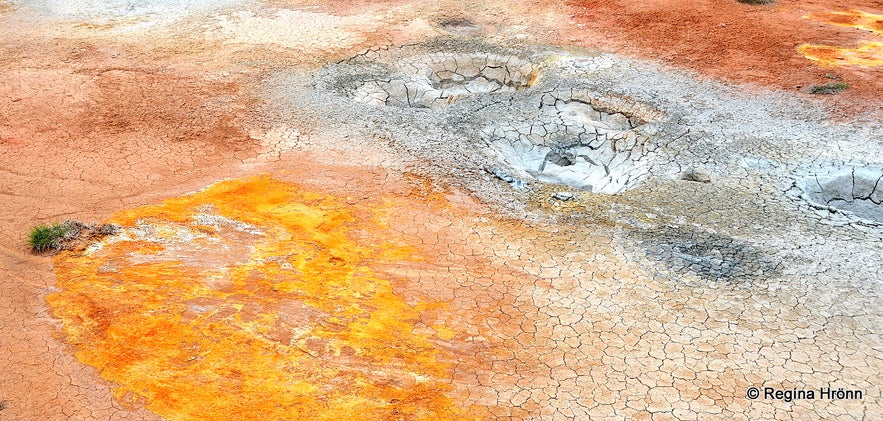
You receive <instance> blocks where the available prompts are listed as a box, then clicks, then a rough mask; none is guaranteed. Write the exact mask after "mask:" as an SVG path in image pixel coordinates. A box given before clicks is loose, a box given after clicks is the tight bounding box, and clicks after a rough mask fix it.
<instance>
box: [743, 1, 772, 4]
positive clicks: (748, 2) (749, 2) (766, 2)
mask: <svg viewBox="0 0 883 421" xmlns="http://www.w3.org/2000/svg"><path fill="white" fill-rule="evenodd" d="M738 1H739V3H743V4H770V3H772V2H773V0H738Z"/></svg>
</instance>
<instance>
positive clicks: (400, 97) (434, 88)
mask: <svg viewBox="0 0 883 421" xmlns="http://www.w3.org/2000/svg"><path fill="white" fill-rule="evenodd" d="M399 70H400V72H401V73H400V74H397V75H394V76H391V77H390V78H389V79H386V80H372V81H368V82H366V83H365V84H364V85H362V86H361V87H360V88H358V89H356V90H355V91H354V92H353V93H352V97H353V98H354V99H355V100H356V101H360V102H364V103H366V104H373V105H386V106H393V107H414V108H433V107H442V106H445V105H448V104H450V103H452V102H454V101H457V100H459V99H460V98H463V97H467V96H471V95H477V94H484V93H491V92H513V91H517V90H521V89H525V88H528V87H530V86H531V85H532V84H533V83H534V82H535V81H536V78H537V75H538V73H539V71H538V69H537V68H536V66H534V65H533V64H531V63H530V62H528V61H525V60H522V59H520V58H517V57H513V56H503V55H497V54H479V53H475V54H445V53H436V54H431V55H428V56H422V57H414V58H411V59H408V60H404V61H403V62H401V63H400V64H399Z"/></svg>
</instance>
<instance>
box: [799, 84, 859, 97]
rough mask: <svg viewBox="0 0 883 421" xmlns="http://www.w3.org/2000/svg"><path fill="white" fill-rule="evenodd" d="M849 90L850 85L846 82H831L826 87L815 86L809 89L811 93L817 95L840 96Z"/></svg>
mask: <svg viewBox="0 0 883 421" xmlns="http://www.w3.org/2000/svg"><path fill="white" fill-rule="evenodd" d="M847 89H849V85H847V84H846V83H845V82H831V83H826V84H824V85H814V86H812V87H810V88H809V93H811V94H817V95H831V94H839V93H840V92H843V91H845V90H847Z"/></svg>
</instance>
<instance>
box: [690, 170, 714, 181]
mask: <svg viewBox="0 0 883 421" xmlns="http://www.w3.org/2000/svg"><path fill="white" fill-rule="evenodd" d="M684 180H687V181H696V182H698V183H710V182H711V174H709V173H708V171H706V170H704V169H702V168H693V169H691V170H689V171H687V172H686V173H685V174H684Z"/></svg>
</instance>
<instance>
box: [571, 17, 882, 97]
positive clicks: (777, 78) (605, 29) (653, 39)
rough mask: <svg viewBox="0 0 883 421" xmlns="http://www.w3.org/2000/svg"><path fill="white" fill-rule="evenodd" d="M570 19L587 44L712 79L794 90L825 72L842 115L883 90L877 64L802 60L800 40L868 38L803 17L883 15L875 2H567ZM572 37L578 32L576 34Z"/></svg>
mask: <svg viewBox="0 0 883 421" xmlns="http://www.w3.org/2000/svg"><path fill="white" fill-rule="evenodd" d="M568 5H569V6H570V7H571V11H572V18H571V19H572V21H574V22H575V23H577V24H578V25H584V28H585V29H586V30H588V31H590V32H588V33H586V35H583V37H584V38H583V39H577V40H576V43H577V44H587V45H593V46H598V47H601V48H606V49H613V50H616V51H626V52H631V53H633V54H636V55H639V56H642V57H649V58H654V59H659V60H663V61H665V62H668V63H671V64H674V65H676V66H679V67H685V68H688V69H693V70H696V71H698V72H700V73H704V74H707V75H710V76H712V77H715V78H719V79H724V80H731V81H734V82H751V83H756V84H758V85H761V86H769V87H773V88H781V89H785V90H790V91H794V92H799V90H800V88H804V87H807V86H808V85H811V84H820V83H826V82H829V81H830V80H829V79H827V78H826V75H827V74H834V75H836V76H838V77H840V78H842V80H844V81H846V82H847V83H848V84H849V85H850V86H851V89H850V90H849V92H848V93H847V94H846V95H843V96H841V97H837V98H835V99H834V101H836V102H837V104H838V106H840V107H841V109H843V110H844V111H845V112H850V109H852V110H853V111H855V110H857V109H858V110H865V111H866V110H868V108H869V107H876V106H878V104H877V103H876V102H874V101H871V102H867V101H866V100H874V99H879V93H880V92H881V91H883V77H881V74H883V73H881V72H883V68H881V67H869V68H862V67H856V66H845V67H837V68H823V67H821V66H819V65H817V64H815V63H813V62H812V61H810V60H808V59H806V58H805V57H803V55H801V54H800V52H798V50H797V47H798V46H799V45H801V44H804V43H810V44H825V45H834V46H847V47H848V46H854V45H855V44H856V43H857V42H858V41H860V40H874V39H875V38H879V37H875V35H874V34H872V33H870V32H868V31H863V30H860V29H855V28H844V27H838V26H833V25H828V24H824V23H820V22H816V21H813V20H809V19H804V18H803V16H806V15H808V14H811V13H821V12H831V11H844V10H850V9H859V10H862V11H865V12H868V13H876V14H880V13H883V9H881V8H880V3H879V2H877V1H874V0H859V1H809V0H795V1H776V2H773V3H772V4H768V5H749V4H741V3H738V2H736V1H718V0H698V1H691V2H679V1H657V0H636V1H630V0H571V1H568ZM576 33H579V31H577V32H576Z"/></svg>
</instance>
